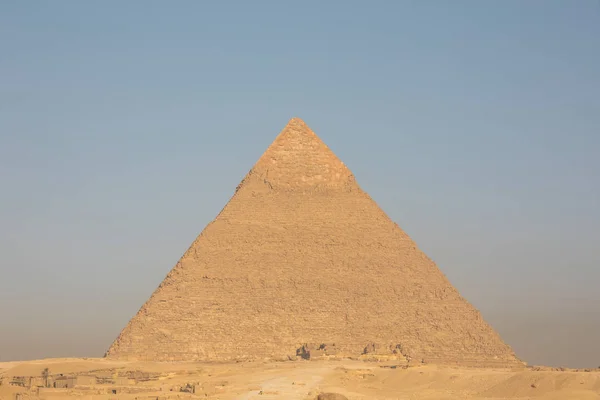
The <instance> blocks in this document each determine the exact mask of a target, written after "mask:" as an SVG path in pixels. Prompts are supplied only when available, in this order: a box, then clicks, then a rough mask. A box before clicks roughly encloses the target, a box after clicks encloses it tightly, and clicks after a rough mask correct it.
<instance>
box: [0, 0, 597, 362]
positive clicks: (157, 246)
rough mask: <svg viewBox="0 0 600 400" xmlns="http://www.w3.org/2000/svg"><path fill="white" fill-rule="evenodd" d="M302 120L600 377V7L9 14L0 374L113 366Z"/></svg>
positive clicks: (564, 354) (1, 88)
mask: <svg viewBox="0 0 600 400" xmlns="http://www.w3.org/2000/svg"><path fill="white" fill-rule="evenodd" d="M294 116H298V117H301V118H302V119H304V120H305V121H306V122H307V123H308V125H309V126H310V127H311V128H312V129H313V130H314V131H315V132H316V133H317V134H318V135H319V136H320V137H321V138H322V139H323V140H324V141H325V142H326V143H327V144H328V145H329V146H330V147H331V148H332V150H333V151H334V152H335V153H336V154H337V155H338V156H339V157H340V158H341V159H342V160H343V161H344V162H345V163H346V164H347V165H348V166H349V167H350V169H351V170H352V171H353V172H354V174H355V175H356V177H357V180H358V182H359V184H360V185H361V186H362V187H363V188H364V189H365V190H366V191H367V192H369V193H370V194H371V196H372V197H373V198H374V199H375V200H376V201H377V202H378V204H379V205H380V206H381V207H382V208H383V209H384V211H386V212H387V213H388V214H389V215H390V217H391V218H392V219H393V220H394V221H396V222H397V223H398V224H399V225H400V226H401V227H402V228H403V229H404V230H405V231H406V232H407V233H408V234H409V235H411V236H412V237H413V239H415V241H416V242H417V243H418V245H419V247H420V248H421V249H423V250H424V251H425V252H426V253H427V254H428V255H429V256H430V257H431V258H432V259H433V260H434V261H435V262H436V263H437V264H438V266H439V267H440V268H441V269H442V271H443V272H444V273H445V274H446V275H447V276H448V278H449V279H450V281H451V282H452V283H453V284H454V285H455V286H456V287H457V288H458V289H459V290H460V291H461V293H462V294H463V295H464V296H465V297H466V298H467V299H468V300H469V301H470V302H471V303H472V304H474V305H475V306H476V307H477V308H478V309H479V310H480V311H481V312H482V313H483V315H484V317H485V318H486V319H487V320H488V321H489V322H490V323H491V324H492V325H493V326H494V328H496V329H497V330H498V331H499V333H500V334H501V336H503V338H504V339H505V340H506V341H507V342H508V343H509V344H510V345H511V346H513V348H514V349H515V351H516V352H517V354H518V355H519V356H520V357H521V358H523V359H524V360H526V361H529V362H530V363H533V364H548V365H556V366H559V365H564V366H572V367H596V366H598V365H600V342H599V341H598V332H599V331H600V289H599V286H600V251H599V250H598V245H599V242H600V240H599V239H600V233H599V226H600V209H599V205H600V2H598V1H597V0H578V1H553V0H530V1H517V0H503V1H486V2H483V1H478V0H472V1H442V0H439V1H433V0H430V1H423V0H419V1H388V2H385V1H369V2H367V1H362V2H358V1H344V2H341V1H340V2H335V1H302V2H298V1H281V0H277V1H275V0H273V1H260V0H257V1H252V2H250V1H237V2H233V1H219V2H216V1H214V2H208V1H206V2H204V1H183V0H181V1H177V2H164V1H133V0H130V1H127V2H121V1H114V0H113V1H102V2H79V1H67V0H65V1H49V0H45V1H35V2H23V1H16V0H7V1H2V2H0V360H2V361H6V360H11V359H28V358H41V357H59V356H102V355H103V354H104V351H105V350H106V349H107V348H108V346H109V345H110V344H111V342H112V341H113V340H114V339H115V338H116V336H117V335H118V334H119V331H120V330H121V329H122V328H123V327H124V326H125V324H126V323H127V321H128V320H129V319H130V318H131V317H132V316H133V315H134V314H135V313H136V312H137V310H138V309H139V307H140V306H141V305H142V304H143V303H144V302H145V301H146V299H147V298H148V297H149V296H150V294H151V293H152V292H153V290H154V289H155V288H156V287H157V286H158V284H159V283H160V282H161V280H162V279H163V278H164V276H165V275H166V274H167V272H168V271H169V270H170V269H171V268H172V267H173V266H174V265H175V263H176V262H177V260H178V259H179V257H180V256H181V255H182V254H183V252H184V251H185V250H186V249H187V247H188V246H189V245H190V244H191V242H192V241H193V240H194V238H195V237H196V236H197V235H198V234H199V233H200V231H202V229H203V228H204V227H205V225H206V224H207V223H208V222H210V221H211V220H212V219H213V218H214V217H215V216H216V215H217V213H218V212H219V211H220V210H221V208H222V207H223V206H224V204H225V203H226V202H227V200H228V199H229V197H230V196H231V195H232V194H233V192H234V190H235V187H236V186H237V184H238V183H239V181H240V180H241V179H242V177H243V176H244V175H245V174H246V172H247V171H248V170H249V169H250V168H251V167H252V165H253V163H254V162H255V161H256V160H257V159H258V158H259V157H260V155H261V154H262V152H263V151H264V150H265V149H266V147H267V146H268V145H269V144H270V143H271V141H272V140H273V139H274V138H275V136H276V135H277V134H278V133H279V131H280V130H281V129H282V128H283V127H284V126H285V124H286V123H287V121H288V120H289V119H290V118H291V117H294Z"/></svg>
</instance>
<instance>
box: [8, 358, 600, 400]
mask: <svg viewBox="0 0 600 400" xmlns="http://www.w3.org/2000/svg"><path fill="white" fill-rule="evenodd" d="M45 368H48V372H49V374H50V377H49V381H50V384H51V383H52V381H53V380H56V379H57V378H58V377H59V376H60V374H63V375H64V376H65V377H75V376H78V375H79V376H83V377H86V378H87V377H88V376H92V377H93V379H92V380H91V381H90V380H89V378H87V381H86V382H84V384H78V385H76V386H74V387H69V388H64V389H61V388H44V387H37V386H35V385H34V386H32V387H21V386H16V385H15V382H14V381H15V380H18V378H16V377H29V376H36V377H41V375H42V371H43V370H44V369H45ZM0 377H1V379H2V385H1V386H0V399H2V400H4V399H7V400H8V399H11V400H12V399H16V398H19V399H62V398H78V399H90V400H92V399H94V400H101V399H132V400H133V399H223V400H226V399H239V400H242V399H263V400H267V399H315V398H317V396H318V395H319V394H320V393H338V394H341V395H343V396H345V397H346V398H347V399H349V400H354V399H356V400H358V399H415V400H416V399H428V400H429V399H431V400H434V399H436V400H437V399H488V400H494V399H496V400H499V399H540V400H541V399H555V400H564V399H577V400H588V399H589V400H591V399H600V370H586V371H583V370H581V371H577V370H559V369H551V368H525V367H521V368H467V367H442V366H436V365H415V366H408V367H407V365H406V364H398V363H391V362H389V361H369V360H350V359H338V360H310V361H306V360H297V361H284V362H272V361H269V362H257V361H255V362H239V363H217V362H204V363H197V362H196V363H195V362H173V363H169V362H154V363H153V362H134V361H114V360H108V359H105V358H104V359H48V360H39V361H26V362H11V363H0ZM21 379H22V378H21ZM41 381H43V379H40V380H39V381H38V382H39V383H38V384H39V385H41V386H43V382H41ZM11 382H12V383H11ZM40 382H41V383H40ZM113 391H115V392H114V393H113ZM17 394H20V396H18V397H17Z"/></svg>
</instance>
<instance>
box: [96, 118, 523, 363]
mask: <svg viewBox="0 0 600 400" xmlns="http://www.w3.org/2000/svg"><path fill="white" fill-rule="evenodd" d="M311 343H312V344H323V345H322V346H321V348H322V349H324V348H325V347H324V346H325V344H328V346H329V347H327V348H328V349H332V348H334V349H335V352H336V354H342V355H347V356H360V355H361V354H365V353H373V352H375V353H382V354H390V355H397V356H400V357H405V358H407V359H410V360H413V361H414V360H418V362H421V361H422V360H425V361H426V362H433V363H442V364H446V363H451V364H464V365H478V366H511V365H519V364H520V362H519V360H518V359H517V358H516V357H515V355H514V353H513V352H512V350H511V348H510V347H509V346H508V345H507V344H505V343H504V342H503V341H502V339H501V338H500V337H499V335H498V334H497V333H496V332H495V331H494V330H493V329H492V328H491V327H490V326H489V325H488V324H487V323H486V322H485V321H484V320H483V318H482V316H481V314H480V313H479V312H478V311H477V310H476V309H475V308H474V307H473V306H471V305H470V304H469V303H468V302H467V301H466V300H465V299H464V298H462V297H461V296H460V294H459V293H458V292H457V290H456V289H455V288H454V287H453V286H452V285H451V284H450V282H449V281H448V279H447V278H446V277H445V276H444V274H443V273H442V272H441V271H440V270H439V269H438V267H437V266H436V265H435V264H434V263H433V262H432V261H431V260H430V259H429V258H428V257H427V256H426V255H425V254H424V253H423V252H422V251H421V250H419V248H418V247H417V246H416V245H415V243H414V242H413V241H412V240H411V238H410V237H409V236H408V235H407V234H406V233H405V232H404V231H402V229H400V227H399V226H398V225H396V224H395V223H394V222H392V221H391V220H390V218H389V217H388V216H387V215H386V214H385V213H384V212H383V211H382V210H381V209H380V208H379V206H378V205H377V204H376V203H375V202H374V201H373V200H372V199H371V198H370V197H369V195H368V194H367V193H365V192H364V191H363V190H362V189H361V188H360V187H359V185H358V184H357V182H356V181H355V179H354V175H353V174H352V172H351V171H350V170H349V169H348V168H347V167H346V166H345V165H344V164H343V163H342V162H341V161H340V160H339V159H338V158H337V157H336V156H335V155H334V153H333V152H332V151H331V150H330V149H329V148H328V147H327V146H326V145H325V144H324V143H323V142H322V141H321V140H320V139H319V138H318V137H317V136H316V135H315V133H314V132H313V131H312V130H311V129H310V128H309V127H308V126H307V125H306V124H305V123H304V122H303V121H302V120H300V119H297V118H294V119H292V120H290V122H289V123H288V125H287V126H286V127H285V128H284V129H283V131H282V132H281V133H280V134H279V135H278V136H277V138H276V139H275V141H274V142H273V143H272V144H271V145H270V146H269V148H268V149H267V150H266V151H265V153H264V154H263V155H262V156H261V157H260V159H259V160H258V162H257V163H256V164H255V165H254V167H253V168H252V169H251V170H250V172H249V173H248V174H247V175H246V177H245V178H244V179H243V180H242V182H241V183H240V184H239V186H238V187H237V189H236V191H235V194H234V195H233V197H232V198H231V199H230V201H229V202H228V203H227V205H226V206H225V208H223V210H222V211H221V212H220V213H219V214H218V216H217V217H216V218H215V219H214V220H213V221H212V222H211V223H210V224H209V225H208V226H207V227H206V228H205V229H204V231H203V232H202V233H201V234H200V235H199V236H198V237H197V238H196V240H195V241H194V242H193V243H192V245H191V246H190V247H189V249H188V250H187V251H186V252H185V254H184V255H183V257H181V259H180V260H179V262H178V263H177V264H176V265H175V267H174V268H173V269H172V270H171V271H170V272H169V273H168V275H167V276H166V278H165V279H164V281H163V282H162V283H161V284H160V286H159V287H158V288H157V289H156V290H155V292H154V293H153V294H152V296H151V297H150V299H149V300H148V301H147V302H146V303H145V304H144V305H143V306H142V308H141V309H140V310H139V311H138V313H137V314H136V315H135V316H134V317H133V318H132V320H131V321H130V322H129V324H128V325H127V326H126V327H125V328H124V329H123V331H122V332H121V334H120V335H119V337H118V338H117V339H116V340H115V342H114V343H113V344H112V346H111V347H110V349H109V350H108V351H107V353H106V356H107V357H109V358H115V359H128V360H154V361H188V360H220V361H225V360H244V359H257V358H269V359H281V358H286V357H292V356H295V355H296V354H297V352H298V351H299V349H302V348H308V347H306V346H308V345H307V344H311ZM305 345H306V346H305ZM303 346H304V347H303ZM315 351H316V350H315ZM323 352H325V350H323Z"/></svg>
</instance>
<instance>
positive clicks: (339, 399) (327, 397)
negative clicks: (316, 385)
mask: <svg viewBox="0 0 600 400" xmlns="http://www.w3.org/2000/svg"><path fill="white" fill-rule="evenodd" d="M316 400H348V398H347V397H346V396H344V395H343V394H339V393H321V394H319V395H318V396H317V399H316Z"/></svg>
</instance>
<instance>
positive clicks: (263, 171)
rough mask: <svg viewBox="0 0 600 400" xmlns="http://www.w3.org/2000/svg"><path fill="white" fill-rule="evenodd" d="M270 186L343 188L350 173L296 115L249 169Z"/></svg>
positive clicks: (352, 178)
mask: <svg viewBox="0 0 600 400" xmlns="http://www.w3.org/2000/svg"><path fill="white" fill-rule="evenodd" d="M252 174H253V175H257V176H259V177H261V179H260V180H261V181H262V182H264V183H265V184H267V185H268V186H269V187H271V188H275V187H277V188H280V189H284V188H287V189H289V188H304V189H308V188H314V187H329V188H332V187H347V185H348V184H352V183H354V175H353V174H352V172H351V171H350V170H349V169H348V168H347V167H346V166H345V165H344V163H343V162H342V161H341V160H340V159H339V158H338V157H337V156H336V155H335V154H334V153H333V151H331V149H330V148H329V147H328V146H327V145H326V144H325V143H324V142H323V141H322V140H321V139H320V138H319V137H318V136H317V135H316V134H315V133H314V132H313V131H312V129H310V127H309V126H308V125H307V124H306V123H305V122H304V121H303V120H302V119H300V118H298V117H294V118H291V119H290V120H289V122H288V123H287V125H286V126H285V128H283V130H282V131H281V132H280V133H279V135H278V136H277V137H276V138H275V140H274V141H273V143H271V145H270V146H269V147H268V148H267V150H266V151H265V152H264V153H263V155H262V156H261V157H260V159H259V160H258V162H257V163H256V164H255V165H254V167H253V168H252Z"/></svg>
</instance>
